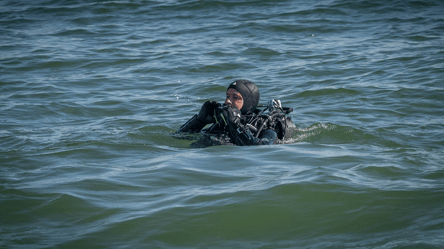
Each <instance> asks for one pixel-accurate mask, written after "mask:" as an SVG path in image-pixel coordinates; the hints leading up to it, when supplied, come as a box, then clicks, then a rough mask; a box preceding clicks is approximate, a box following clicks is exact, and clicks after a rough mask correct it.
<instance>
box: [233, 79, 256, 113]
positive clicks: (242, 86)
mask: <svg viewBox="0 0 444 249" xmlns="http://www.w3.org/2000/svg"><path fill="white" fill-rule="evenodd" d="M259 97H260V95H259V89H258V88H257V86H256V85H255V84H254V83H253V82H251V81H248V80H236V81H235V82H233V83H231V84H230V85H229V86H228V89H227V98H226V99H225V104H228V105H231V106H234V107H236V108H238V109H239V110H240V111H241V113H242V115H245V114H250V113H252V112H253V111H254V110H255V109H256V107H257V104H258V103H259Z"/></svg>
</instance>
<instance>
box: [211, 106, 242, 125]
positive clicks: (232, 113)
mask: <svg viewBox="0 0 444 249" xmlns="http://www.w3.org/2000/svg"><path fill="white" fill-rule="evenodd" d="M240 117H241V111H239V109H237V108H236V107H234V106H227V105H224V107H223V108H218V109H216V112H215V118H216V120H217V122H219V123H223V124H225V125H228V124H231V123H237V122H238V121H239V120H240Z"/></svg>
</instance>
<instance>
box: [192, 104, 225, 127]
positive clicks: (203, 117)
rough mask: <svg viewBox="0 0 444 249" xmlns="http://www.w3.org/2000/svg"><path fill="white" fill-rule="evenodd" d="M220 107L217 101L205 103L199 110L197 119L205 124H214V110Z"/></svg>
mask: <svg viewBox="0 0 444 249" xmlns="http://www.w3.org/2000/svg"><path fill="white" fill-rule="evenodd" d="M220 106H221V105H220V104H219V103H217V101H207V102H205V103H204V104H203V105H202V108H200V111H199V114H198V115H197V118H198V119H199V120H200V121H202V122H204V123H207V124H210V123H214V122H216V120H215V119H214V110H215V109H216V108H218V107H220Z"/></svg>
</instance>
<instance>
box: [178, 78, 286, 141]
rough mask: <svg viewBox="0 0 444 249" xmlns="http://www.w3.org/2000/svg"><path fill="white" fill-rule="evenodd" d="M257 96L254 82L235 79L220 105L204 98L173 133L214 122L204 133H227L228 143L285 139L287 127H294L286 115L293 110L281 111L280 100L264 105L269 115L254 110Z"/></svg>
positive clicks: (196, 130) (193, 129)
mask: <svg viewBox="0 0 444 249" xmlns="http://www.w3.org/2000/svg"><path fill="white" fill-rule="evenodd" d="M259 98H260V94H259V89H258V87H257V86H256V85H255V84H254V83H253V82H251V81H248V80H236V81H234V82H233V83H231V84H230V85H229V86H228V88H227V92H226V99H225V102H224V104H223V105H221V104H220V103H218V102H216V101H206V102H205V103H204V104H203V105H202V108H201V109H200V111H199V113H198V114H196V115H194V116H193V117H192V118H191V119H190V120H188V121H187V122H186V123H185V124H184V125H182V126H181V127H180V128H179V129H178V130H177V132H176V133H182V132H189V133H197V132H201V131H202V129H203V128H204V127H205V126H206V125H208V124H213V125H212V126H211V127H209V128H208V129H206V130H205V129H204V131H203V132H204V133H205V134H220V135H222V134H225V135H228V137H229V139H230V140H231V141H230V142H231V143H233V144H236V145H269V144H273V143H275V142H276V141H277V139H284V137H286V136H285V135H286V134H285V133H286V131H287V130H288V127H294V125H293V123H292V122H291V118H289V117H285V114H288V113H290V112H291V111H292V109H291V108H285V111H284V109H283V108H282V107H281V106H280V101H279V100H272V101H270V102H269V105H268V106H267V109H268V110H269V114H267V115H265V114H263V112H264V111H265V110H262V111H261V110H259V109H257V107H258V103H259ZM288 135H289V134H288Z"/></svg>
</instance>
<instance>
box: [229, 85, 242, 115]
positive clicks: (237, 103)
mask: <svg viewBox="0 0 444 249" xmlns="http://www.w3.org/2000/svg"><path fill="white" fill-rule="evenodd" d="M225 104H227V105H230V106H233V107H236V108H237V109H239V110H240V109H241V108H242V106H243V105H244V98H242V95H241V94H240V93H239V92H238V91H236V90H234V89H233V88H230V89H228V91H227V98H226V99H225Z"/></svg>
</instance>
